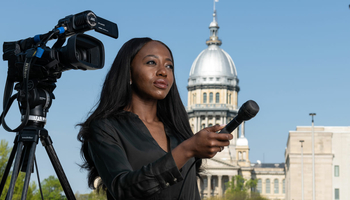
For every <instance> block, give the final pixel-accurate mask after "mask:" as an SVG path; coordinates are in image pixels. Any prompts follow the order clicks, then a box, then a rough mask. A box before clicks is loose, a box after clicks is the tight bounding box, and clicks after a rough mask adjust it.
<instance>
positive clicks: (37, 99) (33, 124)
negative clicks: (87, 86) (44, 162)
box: [0, 84, 75, 200]
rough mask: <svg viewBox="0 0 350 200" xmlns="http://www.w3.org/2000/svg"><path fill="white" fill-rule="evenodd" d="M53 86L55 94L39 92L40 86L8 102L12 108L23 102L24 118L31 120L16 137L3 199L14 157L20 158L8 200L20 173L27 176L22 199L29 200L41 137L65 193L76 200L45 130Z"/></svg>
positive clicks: (17, 159) (14, 170)
mask: <svg viewBox="0 0 350 200" xmlns="http://www.w3.org/2000/svg"><path fill="white" fill-rule="evenodd" d="M34 85H37V84H34ZM52 85H54V84H51V86H50V87H51V89H49V91H51V92H48V91H47V90H45V89H41V88H40V89H37V88H36V87H33V88H32V89H31V90H30V91H29V92H27V93H28V95H23V91H21V90H19V89H18V91H19V92H18V94H16V95H14V96H13V97H11V99H10V101H9V102H8V103H7V104H9V105H8V107H10V105H11V104H12V102H13V100H14V99H15V98H17V99H18V101H19V102H21V106H20V110H21V112H22V114H23V115H22V116H23V117H22V118H27V121H28V123H26V125H25V126H24V128H23V129H21V130H20V131H18V132H17V134H16V138H15V140H14V146H13V149H12V152H11V154H10V157H9V160H8V163H7V165H6V169H5V172H4V175H3V177H2V180H1V183H0V196H1V194H2V191H3V189H4V186H5V182H6V179H7V177H8V174H9V172H10V168H11V165H12V163H13V160H14V158H15V157H16V159H15V162H14V166H13V172H12V177H11V182H10V186H9V189H8V193H7V196H6V200H10V199H12V196H13V192H14V188H15V183H16V180H17V177H18V174H19V171H20V170H21V171H22V172H25V173H26V175H25V180H24V185H23V191H22V197H21V199H22V200H25V199H26V197H27V192H28V186H29V180H30V175H31V173H32V172H33V170H34V162H36V160H35V149H36V145H37V144H38V141H39V138H40V140H41V143H42V145H43V146H44V147H45V149H46V152H47V154H48V155H49V158H50V160H51V163H52V165H53V167H54V169H55V172H56V174H57V176H58V179H59V181H60V183H61V186H62V188H63V190H64V193H65V195H66V197H67V199H68V200H75V196H74V194H73V191H72V189H71V187H70V185H69V182H68V179H67V177H66V175H65V173H64V171H63V168H62V166H61V164H60V161H59V159H58V157H57V155H56V152H55V150H54V148H53V146H52V140H51V138H50V136H49V134H48V131H47V130H46V129H45V128H44V125H45V123H46V113H47V111H48V108H49V107H50V106H51V102H52V99H53V98H54V95H53V94H52V91H53V89H54V87H55V85H54V87H53V88H52ZM16 86H18V85H16ZM32 86H33V85H32ZM16 88H20V87H16ZM24 96H26V97H28V96H29V97H30V98H24ZM25 99H27V100H25ZM28 99H29V100H28ZM27 108H28V109H29V110H30V112H29V115H28V116H24V113H25V111H26V110H28V109H27ZM7 110H8V108H7ZM7 110H6V112H7ZM6 112H5V115H6ZM2 117H4V116H2ZM22 120H23V119H22ZM3 126H5V124H3Z"/></svg>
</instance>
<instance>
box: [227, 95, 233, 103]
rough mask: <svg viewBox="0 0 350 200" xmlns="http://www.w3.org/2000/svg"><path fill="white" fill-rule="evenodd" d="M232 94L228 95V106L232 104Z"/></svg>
mask: <svg viewBox="0 0 350 200" xmlns="http://www.w3.org/2000/svg"><path fill="white" fill-rule="evenodd" d="M231 103H232V102H231V94H229V95H228V104H231Z"/></svg>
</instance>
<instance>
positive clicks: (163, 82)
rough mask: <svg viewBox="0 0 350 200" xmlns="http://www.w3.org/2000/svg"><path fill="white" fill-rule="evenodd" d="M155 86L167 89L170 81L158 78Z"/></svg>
mask: <svg viewBox="0 0 350 200" xmlns="http://www.w3.org/2000/svg"><path fill="white" fill-rule="evenodd" d="M153 84H154V86H156V87H157V88H160V89H166V88H167V87H168V82H167V81H166V80H164V79H158V80H156V81H154V82H153Z"/></svg>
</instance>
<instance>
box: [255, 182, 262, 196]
mask: <svg viewBox="0 0 350 200" xmlns="http://www.w3.org/2000/svg"><path fill="white" fill-rule="evenodd" d="M256 191H257V192H258V193H260V194H261V192H262V181H261V179H258V185H257V187H256Z"/></svg>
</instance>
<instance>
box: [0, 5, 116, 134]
mask: <svg viewBox="0 0 350 200" xmlns="http://www.w3.org/2000/svg"><path fill="white" fill-rule="evenodd" d="M92 29H94V30H95V31H97V32H99V33H102V34H105V35H107V36H110V37H112V38H115V39H117V38H118V27H117V25H116V24H115V23H113V22H110V21H108V20H106V19H103V18H101V17H97V16H96V14H95V13H94V12H92V11H90V10H87V11H84V12H81V13H78V14H75V15H69V16H66V17H65V18H63V19H60V20H59V21H58V23H57V25H56V26H55V27H54V28H53V30H52V31H49V32H48V33H46V34H42V35H36V36H34V37H31V38H27V39H23V40H18V41H15V42H4V44H3V60H6V61H8V77H7V81H6V87H5V92H4V102H3V104H4V105H3V109H4V111H3V113H2V115H1V117H0V118H1V120H0V124H1V123H2V124H3V126H4V128H5V129H6V130H7V131H12V132H15V131H18V130H19V129H20V128H23V126H25V125H26V123H27V121H28V119H29V120H32V119H33V121H39V122H40V121H45V122H46V119H45V120H41V119H43V118H45V116H46V112H47V110H48V107H49V106H50V105H51V99H53V98H54V96H53V94H52V91H53V90H54V89H55V87H56V85H55V82H56V81H57V79H59V78H60V77H61V74H62V72H63V71H66V70H70V69H80V70H95V69H101V68H103V66H104V46H103V44H102V42H101V41H99V40H98V39H96V38H94V37H92V36H89V35H86V34H83V33H84V32H85V31H89V30H92ZM67 37H69V39H68V41H67V45H66V46H63V44H64V43H65V41H66V38H67ZM52 39H57V41H56V42H55V43H54V45H53V46H52V47H51V48H50V47H48V46H46V43H47V42H48V41H49V40H52ZM15 82H18V83H17V84H16V86H15V89H16V90H17V91H18V94H16V95H14V96H15V97H13V98H10V97H11V94H12V90H13V84H14V83H15ZM15 98H17V100H18V101H19V102H20V110H21V113H22V124H21V126H20V127H18V128H16V129H14V130H11V129H10V128H8V127H7V126H6V123H5V121H4V118H5V115H6V113H7V111H8V109H9V107H10V104H12V101H13V100H14V99H15ZM38 110H41V111H40V112H38Z"/></svg>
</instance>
